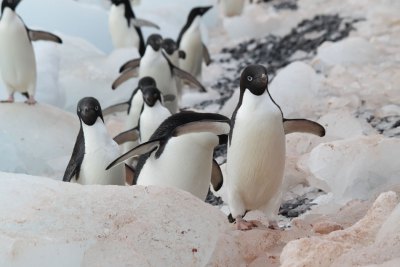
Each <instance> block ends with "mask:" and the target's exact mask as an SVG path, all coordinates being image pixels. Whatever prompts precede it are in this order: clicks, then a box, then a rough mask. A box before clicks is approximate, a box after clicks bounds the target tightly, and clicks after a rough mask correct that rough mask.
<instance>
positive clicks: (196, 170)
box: [107, 112, 230, 200]
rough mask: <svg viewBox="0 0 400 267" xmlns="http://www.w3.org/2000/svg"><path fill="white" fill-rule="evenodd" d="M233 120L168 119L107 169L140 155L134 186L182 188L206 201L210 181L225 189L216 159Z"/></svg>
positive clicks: (214, 117)
mask: <svg viewBox="0 0 400 267" xmlns="http://www.w3.org/2000/svg"><path fill="white" fill-rule="evenodd" d="M229 129H230V127H229V119H228V118H226V117H225V116H222V115H219V114H212V113H196V112H181V113H177V114H174V115H172V116H171V117H169V118H168V119H166V120H165V121H164V122H163V123H162V124H161V125H160V127H158V128H157V130H156V131H155V132H154V134H153V135H152V136H151V138H150V140H149V141H148V142H146V143H143V144H141V145H139V146H137V147H136V148H134V149H132V150H131V151H129V152H128V153H125V154H124V155H122V156H121V157H119V158H117V159H116V160H115V161H113V162H112V163H111V164H110V165H109V166H108V167H107V169H110V168H113V167H116V166H118V164H120V163H122V162H123V161H125V160H126V159H129V158H131V157H135V156H140V157H139V160H138V165H137V167H136V170H135V180H134V183H136V184H138V185H145V186H147V185H158V186H170V187H176V188H180V189H182V190H185V191H188V192H190V193H192V194H193V195H195V196H197V197H198V198H200V199H202V200H205V198H206V196H207V192H208V189H209V185H210V182H211V184H212V185H213V187H214V189H215V190H219V188H220V187H221V186H222V182H223V179H222V173H221V170H220V168H219V165H218V164H217V163H216V162H215V161H214V160H213V151H214V147H215V146H216V145H218V143H219V136H224V135H225V136H226V135H227V134H228V133H229Z"/></svg>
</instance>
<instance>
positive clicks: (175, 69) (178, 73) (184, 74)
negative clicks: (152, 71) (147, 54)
mask: <svg viewBox="0 0 400 267" xmlns="http://www.w3.org/2000/svg"><path fill="white" fill-rule="evenodd" d="M171 65H172V64H171ZM172 66H173V70H172V71H173V73H174V75H175V76H177V77H179V78H181V79H182V80H185V81H186V82H188V83H190V84H192V85H193V86H195V87H198V88H199V89H200V91H201V92H207V90H206V88H204V86H203V85H202V84H201V83H200V82H199V81H198V80H197V79H196V78H195V77H194V76H193V75H192V74H190V73H189V72H186V71H184V70H182V69H180V68H178V67H176V66H174V65H172Z"/></svg>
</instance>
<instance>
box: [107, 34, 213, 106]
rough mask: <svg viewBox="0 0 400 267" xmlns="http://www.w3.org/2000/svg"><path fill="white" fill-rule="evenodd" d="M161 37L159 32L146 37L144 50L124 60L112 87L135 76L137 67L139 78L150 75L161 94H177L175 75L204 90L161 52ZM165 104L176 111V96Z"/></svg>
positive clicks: (194, 79)
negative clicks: (141, 53)
mask: <svg viewBox="0 0 400 267" xmlns="http://www.w3.org/2000/svg"><path fill="white" fill-rule="evenodd" d="M162 44H163V39H162V37H161V35H159V34H152V35H150V36H149V38H148V39H147V45H146V52H145V54H144V55H143V57H142V58H141V59H133V60H130V61H128V62H126V63H125V64H124V65H123V66H122V67H121V68H120V72H122V73H121V75H120V76H119V77H118V78H117V79H116V80H115V81H114V83H113V85H112V88H113V89H115V88H117V87H118V86H119V85H121V84H122V83H123V82H125V81H126V80H128V79H130V78H132V77H135V76H136V74H137V70H136V69H137V68H138V67H139V78H142V77H145V76H150V77H153V78H154V79H155V81H156V83H157V86H158V89H159V90H160V91H161V93H162V94H163V95H174V96H177V95H178V90H177V86H176V77H179V78H181V79H183V80H186V81H188V82H189V83H192V84H194V85H195V86H196V87H198V88H200V89H201V90H202V91H206V90H205V89H204V87H203V85H201V83H200V82H198V81H197V80H196V78H194V77H193V76H192V75H190V74H189V73H187V72H185V71H183V70H181V69H180V68H178V67H176V66H174V65H173V64H172V63H171V62H170V61H169V59H168V58H167V57H166V56H165V54H164V53H163V52H162ZM165 106H166V107H167V108H168V109H169V110H170V111H171V113H176V112H177V111H178V97H176V98H175V100H174V101H171V102H168V103H165Z"/></svg>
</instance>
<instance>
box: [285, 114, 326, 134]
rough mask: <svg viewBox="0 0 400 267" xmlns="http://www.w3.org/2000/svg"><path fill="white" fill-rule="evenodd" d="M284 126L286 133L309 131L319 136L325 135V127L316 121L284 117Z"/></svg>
mask: <svg viewBox="0 0 400 267" xmlns="http://www.w3.org/2000/svg"><path fill="white" fill-rule="evenodd" d="M283 128H284V130H285V134H290V133H295V132H300V133H309V134H314V135H317V136H319V137H322V136H324V135H325V128H324V127H323V126H322V125H321V124H319V123H317V122H315V121H310V120H306V119H285V118H284V119H283Z"/></svg>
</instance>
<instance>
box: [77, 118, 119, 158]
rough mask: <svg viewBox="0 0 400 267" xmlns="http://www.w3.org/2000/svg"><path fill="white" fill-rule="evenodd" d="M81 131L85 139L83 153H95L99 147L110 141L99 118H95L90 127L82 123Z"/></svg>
mask: <svg viewBox="0 0 400 267" xmlns="http://www.w3.org/2000/svg"><path fill="white" fill-rule="evenodd" d="M82 130H83V135H84V138H85V153H91V152H95V151H96V150H97V149H98V148H99V147H100V148H101V147H103V146H104V145H105V144H108V143H110V142H111V140H112V139H111V137H110V135H109V134H108V132H107V129H106V126H105V125H104V123H103V121H102V120H101V119H100V118H97V120H96V122H95V123H94V124H93V125H91V126H89V125H86V124H85V123H83V122H82Z"/></svg>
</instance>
